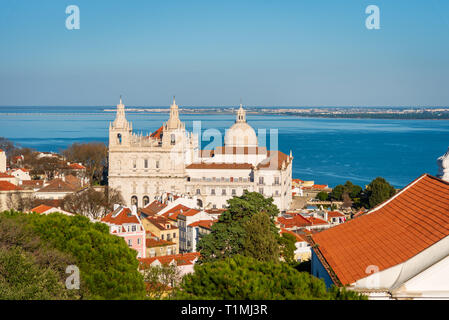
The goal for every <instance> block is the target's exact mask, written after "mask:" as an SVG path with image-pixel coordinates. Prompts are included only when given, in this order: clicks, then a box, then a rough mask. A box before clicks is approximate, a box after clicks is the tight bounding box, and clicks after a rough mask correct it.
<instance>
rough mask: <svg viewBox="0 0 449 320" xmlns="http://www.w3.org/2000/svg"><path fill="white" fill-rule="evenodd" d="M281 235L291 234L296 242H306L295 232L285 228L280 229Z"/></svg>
mask: <svg viewBox="0 0 449 320" xmlns="http://www.w3.org/2000/svg"><path fill="white" fill-rule="evenodd" d="M283 233H288V234H291V235H292V236H294V237H295V238H296V242H307V240H306V239H305V238H304V237H303V236H301V235H299V234H297V233H296V232H293V231H290V230H287V229H285V228H281V234H283Z"/></svg>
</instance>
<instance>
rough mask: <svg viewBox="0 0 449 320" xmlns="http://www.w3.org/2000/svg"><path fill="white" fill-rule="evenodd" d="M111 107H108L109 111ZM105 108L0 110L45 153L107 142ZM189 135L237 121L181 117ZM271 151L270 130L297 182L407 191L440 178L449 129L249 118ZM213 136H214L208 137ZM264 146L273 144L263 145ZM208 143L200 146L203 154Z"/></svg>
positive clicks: (137, 124)
mask: <svg viewBox="0 0 449 320" xmlns="http://www.w3.org/2000/svg"><path fill="white" fill-rule="evenodd" d="M111 108H112V107H108V109H111ZM104 109H105V108H104V107H0V136H3V137H6V138H8V139H10V140H12V141H14V142H15V143H18V144H20V145H21V146H24V147H32V148H35V149H37V150H40V151H60V150H61V149H63V148H65V147H67V146H68V145H70V144H71V143H73V142H87V141H102V142H105V143H107V141H108V127H109V122H110V121H112V120H113V119H114V117H115V114H114V113H113V112H105V111H103V110H104ZM127 118H128V120H131V121H132V122H133V129H134V131H135V132H140V131H142V132H143V133H148V132H153V131H155V130H156V129H158V128H159V127H160V126H161V124H162V123H163V122H164V121H166V120H167V118H168V113H159V114H154V113H128V114H127ZM181 120H182V121H184V122H185V123H186V128H187V129H188V130H192V127H193V122H194V121H201V128H202V130H206V129H217V130H219V131H220V132H221V133H222V134H223V135H224V132H225V130H226V129H227V128H229V127H230V126H231V125H232V124H233V122H234V120H235V116H234V115H211V114H198V115H192V114H181ZM247 120H248V123H249V124H251V125H252V126H253V127H254V128H255V129H256V132H259V129H266V132H267V138H266V139H262V138H261V137H262V136H261V135H259V140H260V141H259V144H260V145H265V143H266V145H268V146H269V141H270V138H269V130H270V129H277V130H278V148H279V150H281V151H283V152H284V153H286V154H289V152H290V149H291V150H292V152H293V156H294V160H293V177H294V178H300V179H303V180H314V181H315V183H319V184H328V185H329V186H335V185H337V184H340V183H344V182H345V181H346V180H351V181H352V182H353V183H356V184H359V185H361V186H364V185H365V184H367V183H369V182H370V181H371V180H372V179H374V178H376V177H378V176H382V177H384V178H386V179H387V180H388V181H389V182H390V183H392V184H393V185H394V186H396V187H403V186H405V185H406V184H408V183H409V182H411V181H412V180H413V179H415V178H417V177H418V176H419V175H421V174H423V173H429V174H432V175H435V174H436V173H437V166H436V159H437V157H439V156H440V155H442V154H443V153H445V152H446V150H447V148H448V146H449V121H446V120H376V119H318V118H296V117H293V116H273V115H248V116H247ZM208 132H212V133H213V131H208ZM265 140H266V141H267V142H265ZM207 145H208V140H207V141H203V142H202V147H203V148H204V147H206V146H207Z"/></svg>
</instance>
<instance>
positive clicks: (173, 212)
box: [162, 204, 190, 221]
mask: <svg viewBox="0 0 449 320" xmlns="http://www.w3.org/2000/svg"><path fill="white" fill-rule="evenodd" d="M188 210H190V208H189V207H186V206H185V205H182V204H178V205H177V206H175V207H173V208H171V209H170V210H167V211H166V212H164V213H163V214H162V216H163V217H166V218H168V219H171V220H175V221H176V220H177V219H178V215H179V214H180V213H183V212H185V211H188Z"/></svg>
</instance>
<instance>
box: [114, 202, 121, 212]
mask: <svg viewBox="0 0 449 320" xmlns="http://www.w3.org/2000/svg"><path fill="white" fill-rule="evenodd" d="M119 207H120V205H119V204H118V203H115V204H114V211H115V210H117V209H118V208H119Z"/></svg>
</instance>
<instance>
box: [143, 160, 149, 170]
mask: <svg viewBox="0 0 449 320" xmlns="http://www.w3.org/2000/svg"><path fill="white" fill-rule="evenodd" d="M143 166H144V168H145V169H148V159H145V160H144V161H143Z"/></svg>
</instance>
